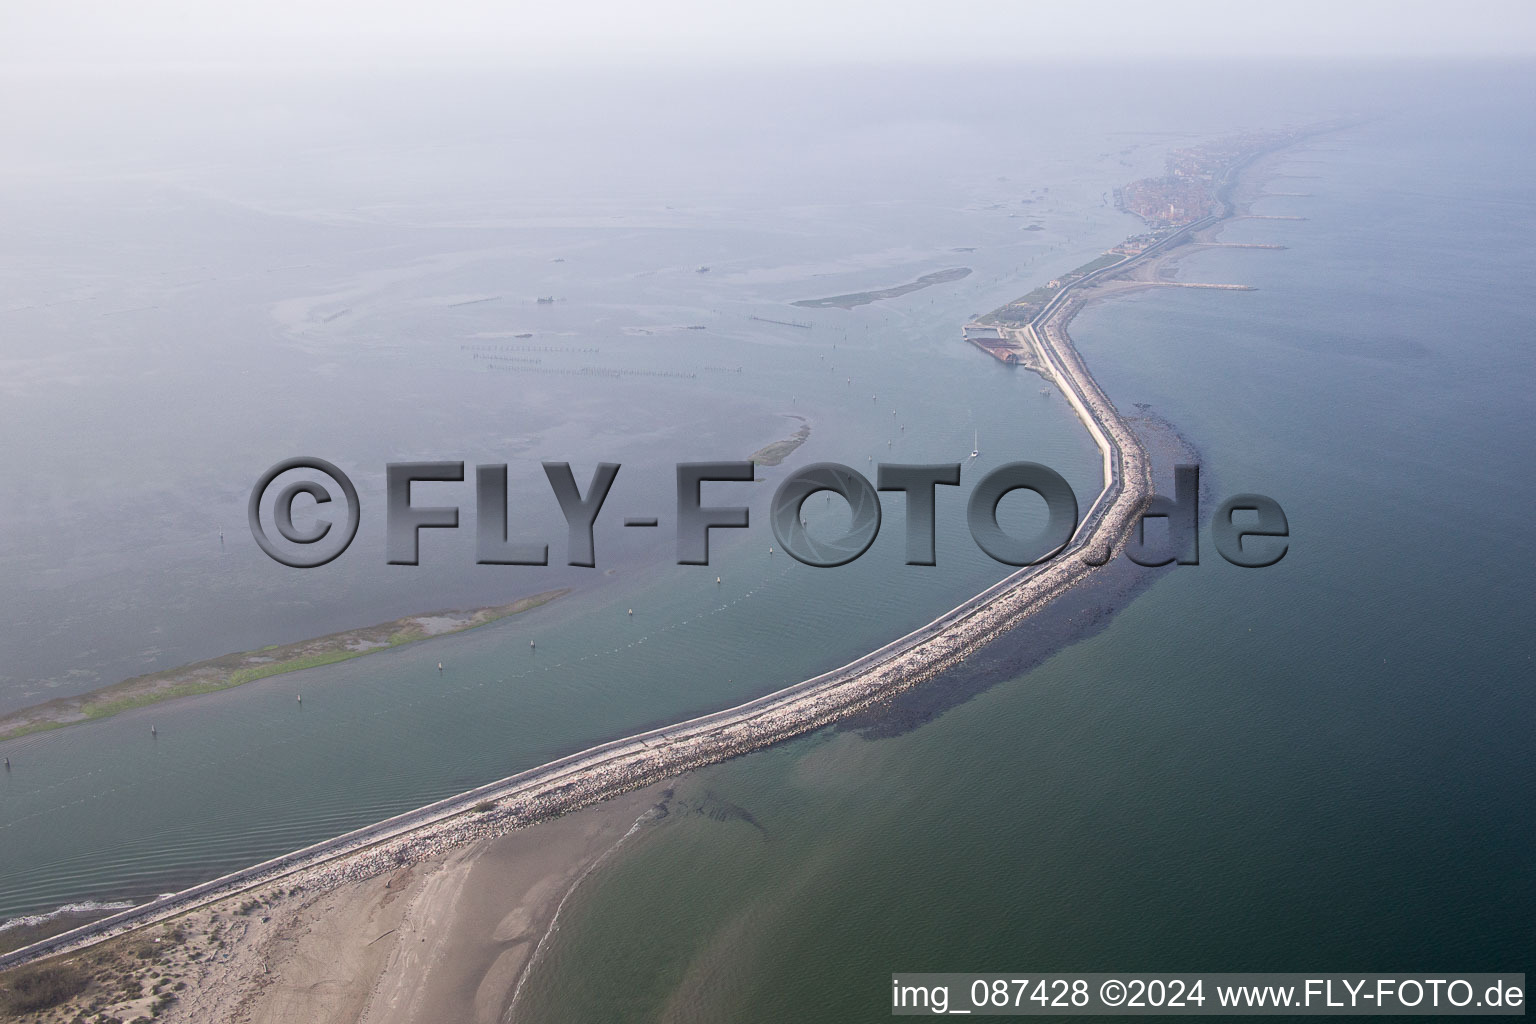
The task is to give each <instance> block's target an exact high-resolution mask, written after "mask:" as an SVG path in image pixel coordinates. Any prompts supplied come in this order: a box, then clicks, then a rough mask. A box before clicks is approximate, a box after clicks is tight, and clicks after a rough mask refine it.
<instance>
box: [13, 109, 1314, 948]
mask: <svg viewBox="0 0 1536 1024" xmlns="http://www.w3.org/2000/svg"><path fill="white" fill-rule="evenodd" d="M1292 141H1293V142H1294V141H1301V140H1300V139H1296V140H1292ZM1256 159H1257V156H1255V157H1253V158H1250V159H1249V160H1247V161H1245V162H1244V163H1243V164H1242V165H1241V166H1239V167H1236V168H1234V169H1233V173H1234V174H1237V173H1241V172H1242V171H1243V170H1244V169H1246V167H1247V166H1248V165H1249V164H1251V163H1253V162H1255V160H1256ZM1223 202H1224V204H1225V207H1226V208H1225V210H1224V211H1223V212H1222V213H1221V214H1220V215H1219V216H1215V217H1210V218H1206V219H1205V221H1203V222H1201V223H1199V224H1194V225H1188V226H1186V227H1184V228H1181V229H1179V230H1178V231H1177V232H1176V233H1175V234H1174V235H1173V236H1170V237H1169V238H1166V239H1164V240H1163V242H1161V243H1159V244H1158V245H1157V246H1154V247H1152V248H1150V249H1148V250H1147V251H1145V252H1142V253H1139V254H1137V255H1135V256H1132V257H1128V258H1127V259H1126V260H1124V261H1120V262H1117V263H1115V264H1112V265H1110V266H1106V267H1103V268H1100V269H1097V270H1095V271H1094V272H1093V273H1092V274H1089V275H1085V276H1084V277H1082V278H1080V279H1078V280H1074V281H1072V282H1070V283H1068V284H1067V285H1066V286H1064V287H1062V288H1060V289H1059V290H1058V291H1057V292H1056V294H1055V295H1054V296H1053V298H1052V300H1051V302H1050V303H1049V304H1048V305H1047V306H1046V307H1045V308H1044V309H1043V310H1041V311H1040V313H1039V314H1038V315H1037V316H1036V317H1034V318H1033V319H1032V320H1031V321H1030V322H1028V323H1026V324H1025V325H1024V326H1023V327H1022V328H1017V329H1016V330H1018V331H1019V333H1020V335H1021V336H1022V338H1023V339H1026V340H1027V341H1028V342H1029V343H1030V344H1031V345H1033V346H1035V347H1036V349H1037V351H1038V352H1039V354H1040V356H1041V360H1042V369H1044V370H1047V371H1048V372H1049V374H1050V376H1051V379H1053V380H1054V381H1055V382H1056V383H1057V385H1058V386H1059V387H1060V389H1061V390H1062V391H1063V393H1064V394H1065V395H1066V397H1067V398H1068V400H1069V402H1071V403H1072V405H1073V407H1074V411H1075V412H1076V414H1077V415H1078V417H1079V419H1080V420H1081V421H1082V422H1083V423H1084V425H1085V427H1086V428H1087V429H1088V431H1089V433H1090V435H1091V436H1092V437H1093V439H1094V441H1095V444H1096V445H1097V446H1098V447H1099V448H1100V451H1101V453H1102V455H1103V460H1104V469H1105V476H1104V482H1105V486H1104V487H1103V489H1102V490H1101V491H1100V493H1099V495H1098V496H1097V498H1096V499H1095V501H1094V502H1093V504H1092V505H1091V506H1090V509H1089V511H1088V514H1087V515H1086V516H1085V517H1084V519H1083V520H1082V522H1081V523H1080V524H1079V527H1078V530H1077V532H1076V533H1075V534H1074V536H1073V539H1072V540H1071V542H1069V544H1068V545H1067V547H1066V548H1065V549H1064V550H1063V551H1062V552H1061V553H1059V554H1058V555H1056V556H1055V557H1054V558H1052V559H1050V560H1049V561H1047V562H1045V563H1043V564H1042V565H1039V566H1034V567H1028V568H1025V569H1022V570H1020V571H1019V572H1016V573H1013V574H1011V575H1010V576H1008V577H1006V578H1005V579H1004V580H1002V581H1000V582H999V583H998V584H995V585H994V586H992V587H990V588H988V589H987V590H985V591H983V592H982V593H981V594H978V595H976V596H975V597H973V598H971V599H970V600H968V601H966V602H964V603H963V604H961V605H959V606H957V607H956V608H954V609H952V610H951V611H949V612H947V613H945V614H944V615H941V616H939V617H938V618H937V619H935V620H934V621H933V622H931V623H929V624H928V625H927V626H924V627H922V628H921V629H918V630H915V631H913V632H912V633H909V634H907V635H906V636H904V637H902V638H900V639H898V640H896V641H893V642H892V643H890V644H887V645H885V646H884V647H882V648H880V649H879V650H877V651H874V652H871V653H870V654H868V655H865V656H864V657H862V658H859V659H856V660H855V661H853V662H850V663H849V664H848V665H845V666H842V667H841V668H838V669H834V670H832V671H831V672H828V673H823V674H822V675H820V676H816V677H813V678H812V679H808V680H805V681H803V682H801V683H798V684H795V685H793V686H790V687H787V688H785V689H782V690H779V691H777V692H775V693H772V694H768V695H766V696H765V697H761V698H758V699H757V700H755V701H750V702H747V703H745V704H742V705H739V706H737V707H735V708H730V709H726V710H724V711H719V712H715V713H713V714H709V715H704V716H700V717H699V718H695V719H691V720H689V721H686V722H681V723H677V724H674V725H670V726H666V727H663V728H660V729H655V730H651V731H648V732H645V733H640V734H637V735H634V736H630V737H626V738H623V739H618V740H614V741H611V742H609V743H606V744H601V745H599V746H597V747H593V748H590V749H589V750H585V751H582V752H579V753H577V754H573V755H570V756H569V757H566V758H562V759H559V760H557V761H554V762H551V763H550V764H547V765H544V766H541V767H539V768H535V769H532V770H530V771H528V772H524V773H520V774H519V775H515V776H511V777H509V778H507V779H503V780H500V781H498V782H494V783H491V784H489V785H487V786H482V787H479V788H478V789H475V790H471V791H469V792H467V793H464V794H460V795H458V796H456V797H451V798H448V799H447V800H443V801H438V802H437V803H435V804H432V805H428V806H427V807H425V808H420V809H418V810H416V811H413V812H409V813H408V814H405V815H400V816H398V817H396V818H392V819H389V820H388V821H385V822H380V823H378V824H376V825H374V826H370V827H368V828H365V829H361V830H358V831H357V832H354V833H349V834H348V835H346V836H341V837H337V838H335V839H332V840H329V841H327V842H325V843H321V844H316V845H315V846H313V847H309V848H306V849H305V850H301V851H297V852H296V853H293V854H289V855H287V856H286V857H282V858H277V859H276V860H273V861H269V862H266V863H265V864H261V865H256V866H255V867H253V868H249V869H246V870H245V871H242V872H236V873H234V874H232V875H228V876H225V877H224V878H221V879H215V880H213V881H212V882H209V883H204V885H202V886H195V887H193V888H192V889H189V890H186V891H184V892H183V893H179V894H176V895H175V896H173V897H170V898H169V899H165V900H161V901H156V902H155V903H151V904H145V905H143V906H141V907H138V908H134V909H133V910H131V911H128V912H125V913H123V914H119V915H113V916H112V917H110V918H107V919H104V920H102V921H98V922H95V923H94V924H92V925H88V926H85V927H84V928H79V929H75V930H74V931H72V932H68V933H64V934H62V935H59V936H56V937H55V938H54V939H51V940H45V941H44V942H40V943H37V944H36V945H34V946H32V947H28V948H26V949H23V950H18V951H16V952H15V953H13V954H8V955H5V956H0V967H11V966H14V965H17V964H21V963H26V962H30V961H33V960H37V959H40V958H43V957H46V956H51V955H55V954H58V953H62V952H67V951H70V950H74V949H79V948H83V947H85V946H89V945H94V944H96V943H97V942H100V941H101V940H102V939H105V938H109V937H112V936H116V935H121V934H124V933H127V932H132V931H136V930H138V929H141V928H143V927H145V926H147V925H151V924H155V923H158V922H164V921H168V920H171V919H173V918H178V917H181V916H183V915H186V914H187V913H189V912H190V911H194V910H197V909H199V908H203V907H207V906H208V905H209V904H213V903H218V902H221V901H224V900H227V899H229V898H230V897H231V896H234V895H237V894H243V893H248V892H250V891H251V890H253V889H257V888H261V887H264V886H271V885H272V883H274V882H276V881H278V880H285V882H287V883H296V885H295V888H294V889H293V890H291V891H292V892H303V893H306V894H315V893H327V892H331V891H333V890H334V889H336V888H337V887H339V886H342V885H343V884H345V883H359V882H363V881H366V880H368V879H377V878H378V877H380V876H381V875H384V874H388V873H389V872H390V871H398V870H400V869H402V868H403V867H408V866H409V865H413V864H420V863H422V862H424V861H427V860H433V859H437V858H443V857H446V856H448V855H449V854H450V853H452V852H453V851H460V852H461V853H462V851H463V848H464V847H465V846H466V845H468V844H471V843H478V842H480V841H483V840H489V839H499V838H500V837H505V836H507V835H508V834H509V833H512V832H514V831H516V830H520V829H524V828H525V827H527V826H530V825H534V824H536V823H540V822H548V821H549V819H552V818H557V817H560V816H562V815H565V814H568V813H569V812H571V811H575V810H577V809H579V808H583V807H587V806H588V805H590V804H593V803H597V802H599V801H602V800H607V799H609V798H611V797H615V796H618V795H620V794H623V793H627V792H631V791H633V790H636V789H640V788H642V787H647V786H650V785H653V784H654V783H657V782H659V781H661V780H664V779H667V778H670V777H672V776H675V775H678V774H680V773H683V772H686V771H688V770H690V769H692V768H695V767H701V766H703V765H706V764H710V763H714V762H717V761H721V760H725V759H727V758H730V757H734V756H739V755H741V754H744V753H747V752H749V751H752V750H756V749H759V748H761V747H764V746H768V745H770V744H773V743H777V742H781V741H783V740H787V739H789V738H792V737H794V736H798V735H803V734H805V733H807V732H811V731H814V730H816V729H819V728H822V727H824V726H826V725H829V724H832V723H834V722H837V721H839V720H842V719H847V718H849V717H850V716H853V715H856V714H858V713H860V712H868V711H869V710H870V709H872V708H874V707H876V706H877V705H881V704H884V703H886V702H888V701H889V700H890V699H891V698H893V697H895V696H896V695H898V694H901V693H903V692H904V691H907V690H909V689H911V688H913V687H915V686H917V685H918V684H920V683H922V682H924V681H926V680H928V679H931V678H932V677H933V676H935V675H938V674H939V673H940V672H943V671H946V670H949V669H952V668H954V667H955V666H957V665H959V664H960V663H961V662H964V661H965V659H966V656H967V653H969V652H970V651H971V650H973V649H975V648H976V647H979V646H981V645H984V644H986V643H988V642H990V641H991V640H993V639H995V638H996V637H998V636H1000V635H1002V634H1003V633H1006V632H1008V631H1009V630H1011V629H1012V628H1013V627H1014V626H1016V625H1017V624H1018V623H1019V622H1021V621H1023V620H1024V619H1026V618H1028V617H1029V616H1031V615H1033V614H1034V613H1035V612H1037V611H1038V610H1040V609H1041V608H1042V607H1044V606H1045V605H1047V604H1049V603H1051V602H1052V601H1054V600H1055V599H1056V598H1058V597H1059V596H1060V595H1061V594H1063V593H1065V592H1066V591H1067V590H1069V589H1071V588H1072V587H1074V586H1076V585H1077V584H1078V583H1080V582H1082V581H1083V580H1085V579H1087V578H1088V577H1089V576H1091V575H1092V574H1093V573H1094V572H1096V571H1097V570H1098V569H1099V568H1100V567H1101V566H1102V565H1103V564H1105V563H1106V562H1107V561H1109V560H1110V558H1112V557H1113V556H1114V555H1115V554H1117V553H1118V551H1119V549H1120V548H1121V547H1122V546H1123V544H1124V542H1125V540H1126V538H1127V536H1128V534H1129V531H1130V529H1131V528H1132V527H1133V526H1134V523H1135V515H1136V514H1138V513H1139V512H1140V510H1141V508H1142V507H1143V503H1144V501H1145V500H1146V499H1147V497H1148V496H1149V495H1150V493H1151V491H1150V466H1149V464H1148V458H1147V455H1146V452H1145V451H1144V449H1143V448H1142V445H1141V443H1140V440H1139V439H1138V438H1137V436H1136V434H1135V432H1134V431H1133V430H1132V429H1131V427H1130V425H1129V424H1128V423H1127V422H1126V420H1125V418H1124V417H1122V416H1121V414H1120V413H1119V412H1118V410H1116V409H1115V407H1114V405H1113V404H1112V403H1111V402H1110V400H1109V399H1108V397H1107V396H1106V395H1105V394H1104V393H1103V391H1102V390H1101V389H1100V388H1099V387H1098V384H1097V382H1096V381H1095V380H1094V378H1093V377H1092V375H1091V374H1090V373H1089V372H1088V369H1087V367H1086V365H1085V364H1084V362H1083V360H1082V357H1081V356H1080V354H1079V353H1078V352H1077V351H1076V348H1075V346H1074V345H1073V344H1072V341H1071V338H1070V336H1069V335H1068V334H1067V330H1066V328H1067V325H1068V324H1069V323H1070V321H1071V320H1072V319H1073V318H1074V317H1075V316H1076V314H1077V313H1078V312H1079V311H1080V310H1081V309H1082V308H1083V307H1084V306H1085V305H1087V304H1088V303H1090V302H1092V301H1094V300H1096V299H1099V298H1107V297H1110V296H1111V295H1113V294H1117V293H1118V292H1119V291H1120V290H1122V289H1120V288H1115V287H1111V288H1109V289H1104V290H1100V289H1098V288H1095V287H1094V286H1095V285H1096V284H1098V283H1100V282H1101V281H1105V283H1109V282H1107V281H1106V279H1107V278H1113V277H1115V276H1117V275H1118V274H1119V273H1123V272H1124V271H1126V270H1127V269H1129V268H1130V267H1132V266H1135V265H1138V264H1140V265H1144V266H1153V267H1156V266H1159V265H1168V264H1171V263H1172V262H1175V261H1176V260H1177V259H1178V258H1180V257H1182V256H1183V255H1185V254H1187V253H1188V252H1190V251H1197V250H1193V249H1185V248H1183V247H1182V246H1181V244H1180V243H1182V242H1183V241H1186V240H1188V237H1192V236H1193V235H1194V234H1196V233H1198V232H1201V231H1205V230H1207V229H1209V228H1212V227H1215V226H1216V225H1219V224H1221V223H1223V222H1224V221H1225V220H1227V219H1230V217H1232V216H1233V215H1234V214H1235V210H1234V208H1233V206H1232V204H1231V203H1230V202H1228V201H1226V199H1225V198H1223ZM1186 236H1188V237H1186ZM1164 243H1168V244H1164ZM1175 253H1177V255H1175ZM1165 261H1166V262H1165ZM1126 283H1127V284H1133V282H1126ZM1155 283H1157V282H1155V281H1154V282H1140V284H1141V285H1142V286H1146V285H1148V284H1155ZM1084 291H1092V292H1093V294H1090V295H1083V294H1082V293H1083V292H1084ZM1069 296H1070V297H1071V299H1070V301H1068V297H1069ZM1005 308H1006V307H1005ZM487 804H489V805H490V809H488V810H486V809H484V808H485V807H486V805H487Z"/></svg>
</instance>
